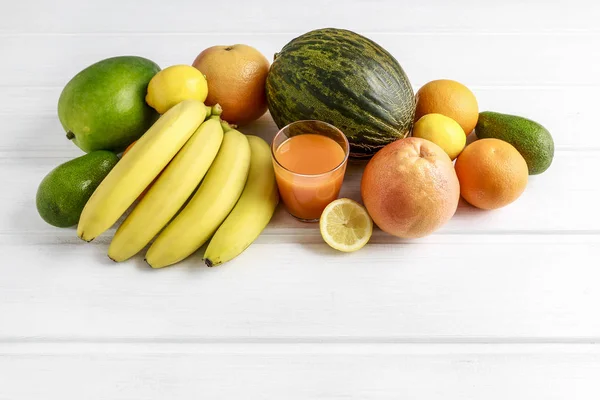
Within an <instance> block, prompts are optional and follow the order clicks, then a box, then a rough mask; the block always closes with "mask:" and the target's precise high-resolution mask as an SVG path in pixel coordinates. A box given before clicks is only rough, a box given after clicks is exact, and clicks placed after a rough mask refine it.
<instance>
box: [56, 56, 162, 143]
mask: <svg viewBox="0 0 600 400" xmlns="http://www.w3.org/2000/svg"><path fill="white" fill-rule="evenodd" d="M158 71H160V67H159V66H158V65H157V64H156V63H154V62H153V61H150V60H148V59H145V58H142V57H135V56H122V57H113V58H107V59H105V60H102V61H99V62H97V63H95V64H92V65H90V66H89V67H87V68H86V69H84V70H83V71H81V72H80V73H78V74H77V75H75V77H73V79H71V80H70V81H69V83H67V85H66V86H65V88H64V89H63V91H62V93H61V95H60V98H59V100H58V118H59V119H60V122H61V124H62V126H63V128H64V129H65V131H66V132H67V138H68V139H69V140H72V141H73V143H75V144H76V145H77V146H79V148H81V149H82V150H83V151H85V152H86V153H89V152H90V151H95V150H111V151H114V152H120V151H122V150H124V149H125V148H126V147H127V146H128V145H129V144H131V143H133V142H134V141H135V140H137V139H139V137H140V136H142V135H143V134H144V132H146V130H147V129H148V128H149V127H150V126H151V125H152V124H153V123H154V122H155V121H156V119H157V118H158V114H157V113H156V111H155V110H154V109H153V108H151V107H150V106H149V105H147V104H146V100H145V97H146V91H147V88H148V83H149V82H150V79H152V77H153V76H154V75H156V73H157V72H158Z"/></svg>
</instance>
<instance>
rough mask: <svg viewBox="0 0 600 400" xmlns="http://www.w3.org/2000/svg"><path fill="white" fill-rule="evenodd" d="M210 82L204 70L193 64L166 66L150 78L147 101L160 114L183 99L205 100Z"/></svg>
mask: <svg viewBox="0 0 600 400" xmlns="http://www.w3.org/2000/svg"><path fill="white" fill-rule="evenodd" d="M206 96H208V84H207V83H206V78H205V77H204V75H202V72H200V71H198V70H197V69H196V68H194V67H192V66H191V65H173V66H171V67H169V68H165V69H163V70H162V71H160V72H159V73H157V74H156V75H154V77H153V78H152V79H151V80H150V83H149V84H148V94H147V95H146V103H148V105H149V106H150V107H152V108H154V109H155V110H156V111H158V112H159V113H160V114H164V113H166V112H167V111H168V110H169V109H170V108H171V107H173V106H174V105H176V104H178V103H181V102H182V101H183V100H188V99H195V100H199V101H202V102H204V100H206Z"/></svg>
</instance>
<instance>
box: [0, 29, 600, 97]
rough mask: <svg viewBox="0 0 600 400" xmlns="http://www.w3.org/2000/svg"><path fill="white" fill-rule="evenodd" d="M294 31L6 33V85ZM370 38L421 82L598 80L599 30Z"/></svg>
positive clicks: (52, 81)
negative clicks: (127, 58)
mask: <svg viewBox="0 0 600 400" xmlns="http://www.w3.org/2000/svg"><path fill="white" fill-rule="evenodd" d="M295 36H296V35H295V34H291V33H277V34H250V33H233V34H226V35H225V34H186V35H161V34H136V35H120V34H118V35H83V36H82V35H49V36H47V35H8V36H0V48H2V49H3V53H4V58H3V60H4V62H3V63H2V64H1V65H0V86H34V87H37V86H56V87H61V86H62V85H64V84H66V82H67V81H68V80H69V79H70V78H71V77H72V76H73V75H75V74H76V73H77V72H79V71H80V70H81V69H83V68H84V67H86V66H88V65H90V64H92V63H94V62H96V61H98V60H101V59H103V58H107V57H113V56H116V55H125V54H136V55H140V56H144V57H148V58H150V59H152V60H154V61H156V62H157V63H158V64H159V65H161V66H162V67H166V66H168V65H173V64H181V63H184V64H187V63H191V62H192V61H193V60H194V58H195V57H196V55H197V54H198V53H199V52H200V51H201V50H203V49H205V48H207V47H209V46H213V45H215V44H230V43H247V44H250V45H252V46H254V47H256V48H257V49H259V50H260V51H261V52H263V54H265V55H266V56H267V58H271V57H272V55H273V54H275V53H276V52H277V51H279V50H280V49H281V48H282V47H283V46H284V45H285V44H286V43H287V42H288V41H289V40H291V39H292V38H294V37H295ZM369 37H370V38H371V39H373V40H375V41H376V42H378V43H379V44H381V45H382V46H383V47H385V48H386V49H387V50H388V51H389V52H390V53H391V54H392V55H394V56H395V57H396V58H397V59H398V61H399V62H400V63H401V64H402V66H403V68H404V69H405V71H406V72H407V74H408V76H409V77H410V79H411V81H412V82H413V83H415V84H416V83H419V84H421V83H424V82H428V81H430V80H433V79H439V78H451V79H456V80H458V81H461V82H463V83H465V84H466V85H469V86H490V85H495V86H497V85H502V86H506V85H520V86H548V85H551V86H569V85H578V86H581V85H595V86H598V85H600V75H598V74H597V68H596V65H597V59H596V55H595V53H594V52H590V51H589V49H591V48H597V47H599V45H600V35H596V34H586V33H574V34H569V35H557V34H550V33H549V34H543V35H501V34H489V35H470V34H451V35H448V34H427V33H425V34H384V33H373V34H369ZM23 49H27V51H23ZM40 60H43V67H44V68H43V73H41V70H40ZM574 60H577V64H576V65H577V71H576V73H573V71H574V64H573V62H574Z"/></svg>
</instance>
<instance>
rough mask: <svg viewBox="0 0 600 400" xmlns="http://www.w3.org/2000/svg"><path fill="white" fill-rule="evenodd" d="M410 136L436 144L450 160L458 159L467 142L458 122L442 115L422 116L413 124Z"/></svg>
mask: <svg viewBox="0 0 600 400" xmlns="http://www.w3.org/2000/svg"><path fill="white" fill-rule="evenodd" d="M412 135H413V136H414V137H418V138H422V139H427V140H429V141H430V142H433V143H435V144H437V145H438V146H440V147H441V148H442V149H443V150H444V151H445V152H446V154H448V156H449V157H450V159H451V160H454V159H455V158H456V157H458V155H459V154H460V152H461V151H462V150H463V149H464V148H465V143H466V142H467V137H466V136H465V132H464V131H463V129H462V128H461V126H460V125H459V124H458V122H456V121H455V120H453V119H452V118H450V117H446V116H445V115H442V114H427V115H423V116H422V117H421V118H420V119H419V120H418V121H417V122H416V123H415V126H414V128H413V134H412Z"/></svg>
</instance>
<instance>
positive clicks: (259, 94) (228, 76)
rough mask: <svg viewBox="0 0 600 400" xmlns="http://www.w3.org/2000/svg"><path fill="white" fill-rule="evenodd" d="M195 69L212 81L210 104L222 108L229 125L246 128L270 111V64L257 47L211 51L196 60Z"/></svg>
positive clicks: (232, 47) (208, 99)
mask: <svg viewBox="0 0 600 400" xmlns="http://www.w3.org/2000/svg"><path fill="white" fill-rule="evenodd" d="M193 66H194V67H196V68H198V69H199V70H200V72H202V73H203V74H204V75H205V76H206V79H207V81H208V97H207V98H206V104H207V105H209V106H212V105H215V104H217V103H218V104H220V105H221V107H223V114H222V115H221V118H223V119H224V120H225V121H228V122H231V123H234V124H238V125H244V124H247V123H248V122H252V121H254V120H256V119H258V118H260V116H262V115H263V114H264V113H265V112H266V111H267V97H266V94H265V81H266V79H267V73H268V72H269V61H268V60H267V59H266V58H265V56H263V55H262V54H261V53H260V52H259V51H258V50H256V49H255V48H254V47H251V46H247V45H245V44H235V45H232V46H213V47H209V48H208V49H206V50H204V51H203V52H202V53H200V54H199V55H198V57H196V59H195V60H194V63H193Z"/></svg>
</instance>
